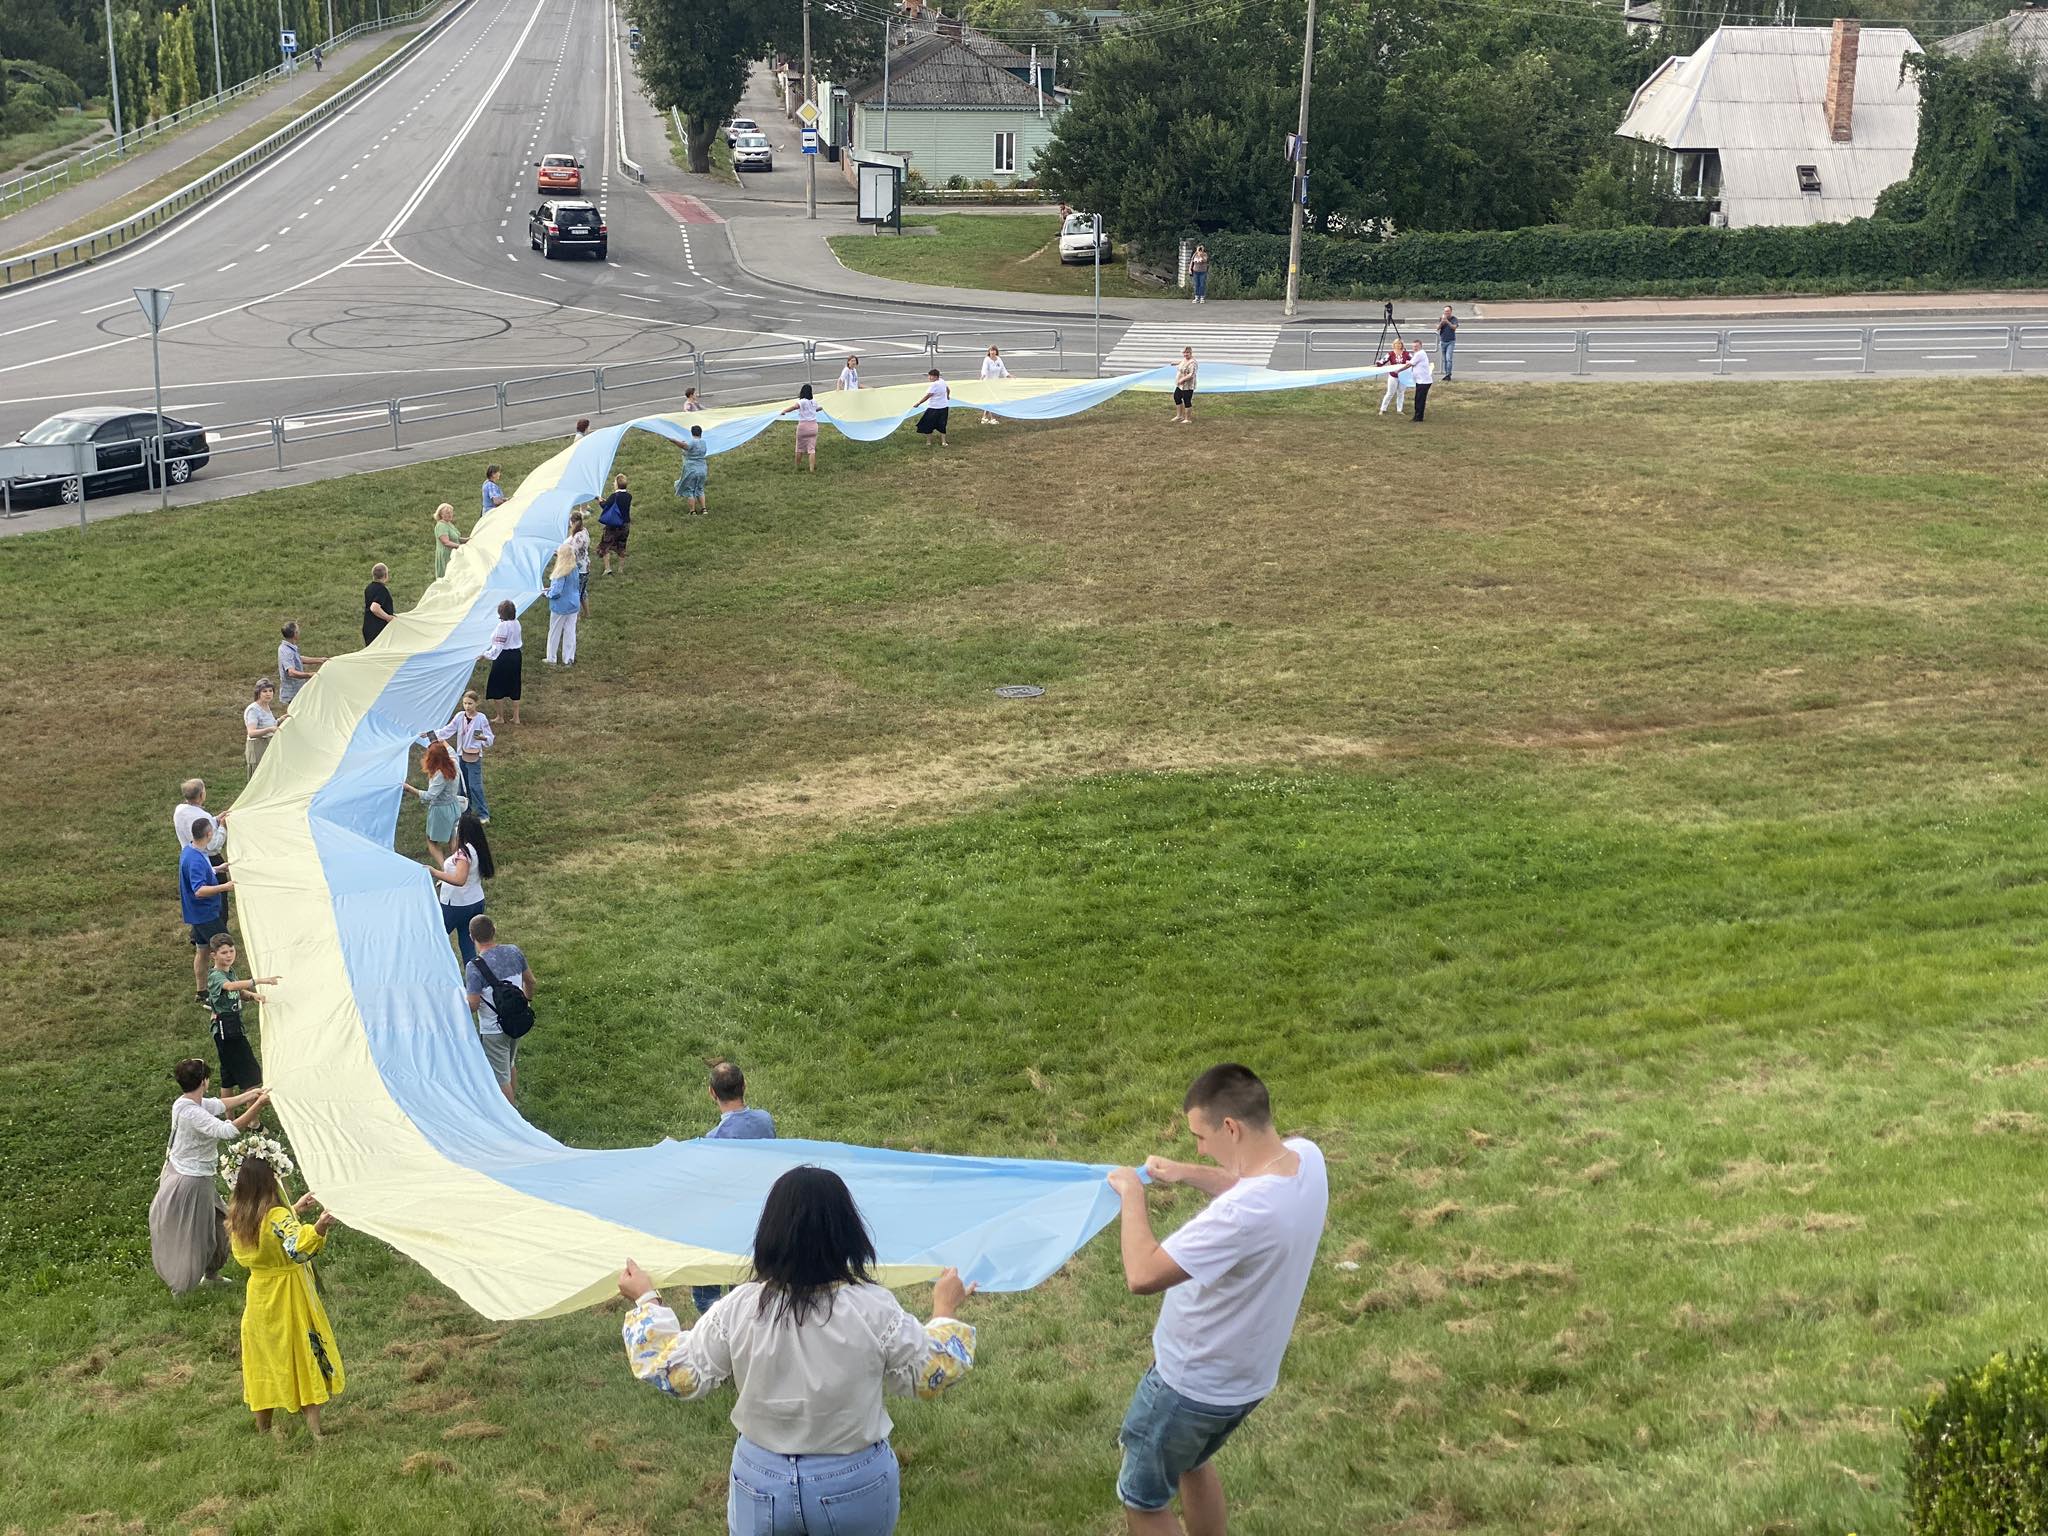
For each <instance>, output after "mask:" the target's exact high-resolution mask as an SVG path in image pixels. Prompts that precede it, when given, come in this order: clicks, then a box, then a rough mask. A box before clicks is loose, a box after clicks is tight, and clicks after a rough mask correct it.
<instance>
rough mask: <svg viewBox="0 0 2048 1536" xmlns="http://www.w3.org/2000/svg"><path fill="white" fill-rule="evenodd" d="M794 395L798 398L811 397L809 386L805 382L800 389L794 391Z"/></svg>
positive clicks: (807, 398) (806, 398) (805, 398)
mask: <svg viewBox="0 0 2048 1536" xmlns="http://www.w3.org/2000/svg"><path fill="white" fill-rule="evenodd" d="M796 397H797V399H799V400H809V399H811V398H813V396H812V394H811V386H810V385H808V384H806V385H805V386H804V387H803V388H802V389H800V390H798V391H797V392H796Z"/></svg>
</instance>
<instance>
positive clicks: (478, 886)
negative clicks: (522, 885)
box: [427, 811, 498, 966]
mask: <svg viewBox="0 0 2048 1536" xmlns="http://www.w3.org/2000/svg"><path fill="white" fill-rule="evenodd" d="M427 873H428V874H430V875H432V876H433V877H434V883H435V884H436V885H437V886H439V887H440V891H441V926H442V927H443V928H445V929H447V930H448V932H450V933H452V934H454V935H455V947H456V948H457V949H458V950H460V951H461V953H462V963H463V965H465V966H467V965H468V964H469V962H470V961H472V960H474V959H475V958H476V940H474V939H472V938H471V937H470V936H469V920H470V919H471V918H472V917H475V916H476V915H477V914H478V913H479V912H481V911H483V909H484V881H485V880H487V879H491V878H494V877H495V876H496V875H497V873H498V866H497V863H496V861H495V860H493V859H492V858H491V841H490V839H489V838H488V837H486V836H485V835H484V824H483V823H482V822H481V821H479V820H478V819H477V815H476V812H475V811H464V812H463V813H462V816H461V818H460V819H459V820H458V821H457V822H456V823H455V846H454V847H453V848H451V849H449V850H448V857H447V858H445V859H443V860H442V861H441V867H440V868H439V869H435V868H434V867H433V866H432V865H428V866H427Z"/></svg>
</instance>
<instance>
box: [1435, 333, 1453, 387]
mask: <svg viewBox="0 0 2048 1536" xmlns="http://www.w3.org/2000/svg"><path fill="white" fill-rule="evenodd" d="M1457 350H1458V342H1457V338H1455V337H1453V338H1452V339H1451V340H1449V341H1444V342H1439V343H1438V344H1437V351H1438V352H1439V353H1441V354H1442V355H1443V360H1444V377H1445V378H1447V379H1448V378H1449V377H1450V376H1451V358H1452V356H1453V355H1454V354H1455V353H1456V352H1457Z"/></svg>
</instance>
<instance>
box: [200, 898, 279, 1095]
mask: <svg viewBox="0 0 2048 1536" xmlns="http://www.w3.org/2000/svg"><path fill="white" fill-rule="evenodd" d="M211 953H212V969H211V970H209V971H208V972H207V973H206V1006H207V1008H208V1009H209V1010H210V1011H211V1012H212V1014H213V1048H214V1050H215V1051H216V1052H217V1053H218V1054H219V1056H220V1085H221V1087H223V1088H261V1087H262V1086H263V1067H262V1065H261V1063H259V1062H258V1061H257V1060H256V1053H255V1052H254V1051H252V1050H250V1049H249V1036H248V1035H247V1033H246V1032H245V1031H244V1030H243V1028H242V999H243V995H244V994H245V993H246V994H247V995H248V997H249V999H250V1000H251V1001H253V1002H258V1003H260V1002H263V1001H264V1000H265V999H264V997H263V994H262V993H260V992H258V991H257V990H256V989H257V988H258V987H274V986H276V985H277V978H276V977H275V976H258V977H255V978H254V979H252V980H249V981H237V980H235V941H234V938H233V937H232V936H231V935H229V934H225V933H217V934H215V935H214V936H213V944H212V949H211Z"/></svg>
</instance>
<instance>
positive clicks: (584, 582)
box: [569, 508, 590, 613]
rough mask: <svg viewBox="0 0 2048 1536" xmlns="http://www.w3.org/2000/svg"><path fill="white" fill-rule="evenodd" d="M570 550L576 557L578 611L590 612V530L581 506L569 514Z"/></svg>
mask: <svg viewBox="0 0 2048 1536" xmlns="http://www.w3.org/2000/svg"><path fill="white" fill-rule="evenodd" d="M569 550H570V552H571V553H572V554H573V555H574V556H575V557H576V611H577V612H578V613H588V612H590V530H589V529H588V528H586V527H584V526H583V512H582V509H581V508H578V509H577V510H576V511H574V512H571V513H570V514H569Z"/></svg>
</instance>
